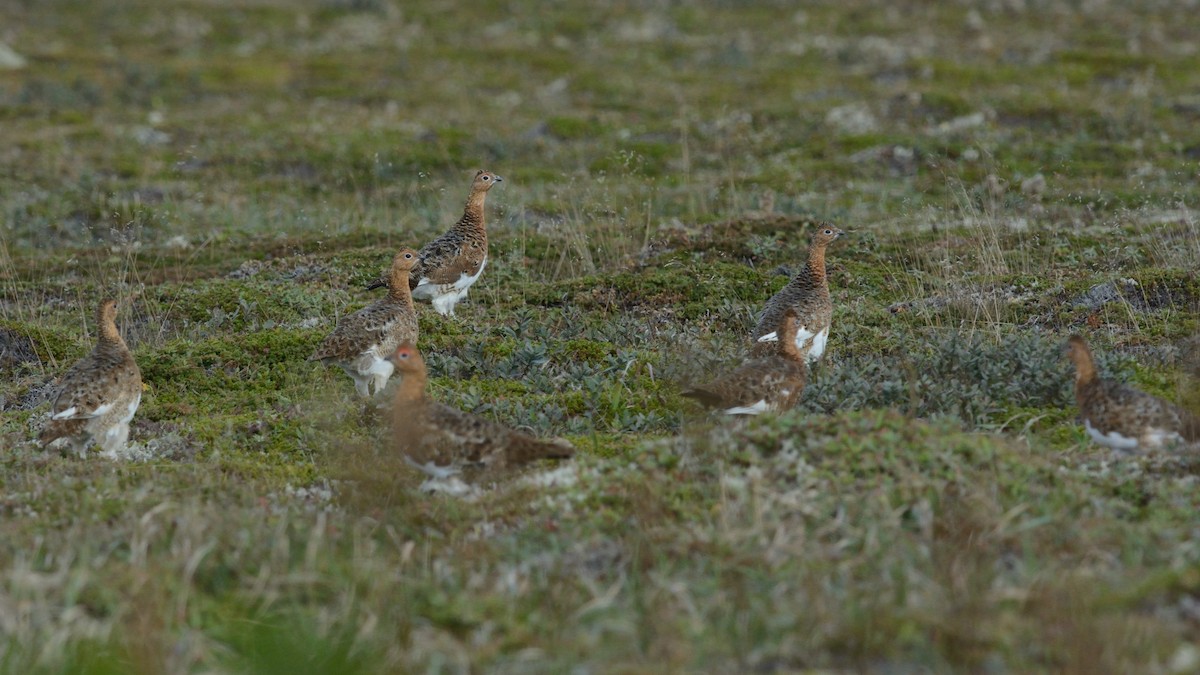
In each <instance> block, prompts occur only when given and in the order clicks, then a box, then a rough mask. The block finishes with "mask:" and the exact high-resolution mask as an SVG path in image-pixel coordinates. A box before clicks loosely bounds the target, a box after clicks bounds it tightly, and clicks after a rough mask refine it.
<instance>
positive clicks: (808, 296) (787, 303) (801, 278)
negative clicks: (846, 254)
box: [751, 225, 844, 361]
mask: <svg viewBox="0 0 1200 675" xmlns="http://www.w3.org/2000/svg"><path fill="white" fill-rule="evenodd" d="M843 234H844V232H842V231H841V230H839V229H838V228H836V227H830V226H828V225H822V226H821V227H819V228H818V229H817V231H816V233H815V234H813V237H812V243H810V244H809V246H808V262H806V263H805V264H804V267H803V269H801V270H800V271H799V272H797V273H796V276H794V277H792V280H791V281H789V282H788V283H787V285H786V286H784V287H783V288H781V289H779V292H778V293H776V294H775V295H772V296H771V299H770V300H768V301H767V304H766V305H765V306H764V307H763V311H762V314H761V315H759V318H758V325H757V326H755V327H754V334H753V335H752V336H751V337H753V338H754V340H755V342H756V344H755V345H754V346H753V347H752V349H751V354H754V355H756V356H757V355H762V354H769V353H770V350H771V346H770V343H772V342H775V341H777V340H778V339H779V337H778V335H777V334H776V333H775V329H776V328H777V327H778V326H779V325H780V323H781V321H782V319H783V313H784V312H785V311H786V310H787V309H788V308H789V307H790V308H792V309H794V310H796V318H797V319H798V321H799V326H798V327H797V330H796V346H797V347H799V349H800V351H801V352H804V353H805V354H806V358H807V359H808V360H809V361H816V360H817V359H819V358H821V354H824V353H825V342H826V341H827V340H828V339H829V324H830V322H831V321H832V320H833V300H831V299H830V297H829V280H828V279H826V277H825V249H826V247H828V246H829V244H831V243H833V241H834V240H835V239H837V238H838V237H840V236H842V235H843Z"/></svg>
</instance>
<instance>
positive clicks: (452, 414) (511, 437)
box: [390, 343, 575, 478]
mask: <svg viewBox="0 0 1200 675" xmlns="http://www.w3.org/2000/svg"><path fill="white" fill-rule="evenodd" d="M390 358H391V360H392V362H393V363H394V364H395V365H396V370H397V371H399V372H400V374H401V376H402V377H403V379H402V380H401V382H400V387H399V388H398V390H397V391H396V400H395V408H394V411H395V412H394V417H393V420H392V428H393V434H394V437H395V442H396V447H397V449H398V450H400V452H402V453H403V454H404V456H405V458H406V459H407V460H408V462H409V463H410V464H412V465H413V466H414V467H416V468H418V469H420V470H421V471H423V472H425V473H426V474H427V475H429V476H431V477H434V478H448V477H450V476H453V475H454V474H456V473H459V472H461V471H462V470H463V469H464V468H467V467H472V466H475V467H486V468H502V467H506V466H520V465H522V464H528V463H530V462H533V461H535V460H538V459H567V458H569V457H571V456H572V455H574V454H575V448H574V447H573V446H572V445H571V444H570V443H567V442H566V441H564V440H561V439H555V440H552V441H543V440H540V439H537V438H534V437H532V436H528V435H526V434H523V433H520V432H518V431H514V430H512V429H509V428H508V427H506V426H504V425H503V424H500V423H498V422H493V421H491V420H487V419H484V418H482V417H479V416H477V415H472V414H471V413H468V412H464V411H462V410H459V409H457V408H452V407H450V406H448V405H443V404H441V403H438V402H437V401H432V400H430V399H429V398H428V397H427V396H426V395H425V385H426V382H427V375H426V372H425V360H424V359H422V358H421V352H420V351H418V350H417V348H416V347H414V346H413V345H412V344H407V343H406V344H403V345H400V347H399V348H397V349H396V351H395V353H393V354H392V356H391V357H390Z"/></svg>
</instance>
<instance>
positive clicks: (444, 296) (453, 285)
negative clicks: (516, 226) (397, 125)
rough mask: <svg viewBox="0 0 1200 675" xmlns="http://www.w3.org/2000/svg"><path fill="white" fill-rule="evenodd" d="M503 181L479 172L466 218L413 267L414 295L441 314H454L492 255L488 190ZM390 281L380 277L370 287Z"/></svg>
mask: <svg viewBox="0 0 1200 675" xmlns="http://www.w3.org/2000/svg"><path fill="white" fill-rule="evenodd" d="M503 180H504V179H503V178H501V177H500V176H497V175H496V174H494V173H491V172H488V171H483V170H480V171H479V172H477V173H476V174H475V180H474V182H472V183H471V194H470V195H468V196H467V205H466V207H465V208H464V209H463V214H462V218H459V219H458V222H457V223H455V224H454V226H453V227H451V228H450V229H449V230H447V231H446V233H445V234H443V235H442V236H440V237H438V238H437V239H434V240H433V241H431V242H429V243H428V244H425V245H424V246H422V247H421V252H420V262H419V263H418V264H417V266H416V268H414V269H413V273H412V276H411V277H410V278H409V281H408V286H409V288H410V289H412V296H413V297H414V298H416V299H417V300H427V301H429V302H431V303H433V308H434V309H435V310H437V313H438V314H449V315H450V316H454V306H455V305H456V304H458V301H459V300H462V299H463V298H465V297H467V291H468V290H469V289H470V288H471V284H473V283H475V282H476V281H477V280H478V279H479V277H480V276H482V275H483V268H484V267H486V266H487V257H488V240H487V226H486V224H485V221H484V209H483V204H484V201H485V200H486V199H487V193H488V190H491V189H492V186H493V185H495V184H496V183H499V182H501V181H503ZM389 283H390V282H388V281H387V280H384V279H379V280H378V281H375V282H374V283H372V284H371V285H370V286H368V287H367V288H368V289H372V288H379V287H380V286H387V285H388V284H389Z"/></svg>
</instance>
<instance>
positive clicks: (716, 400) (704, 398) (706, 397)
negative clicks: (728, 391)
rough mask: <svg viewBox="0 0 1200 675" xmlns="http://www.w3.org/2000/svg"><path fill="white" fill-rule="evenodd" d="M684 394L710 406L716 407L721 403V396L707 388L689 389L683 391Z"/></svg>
mask: <svg viewBox="0 0 1200 675" xmlns="http://www.w3.org/2000/svg"><path fill="white" fill-rule="evenodd" d="M682 396H685V397H687V398H691V399H695V400H696V401H698V402H700V404H701V405H705V406H708V407H709V408H715V407H717V406H718V405H720V404H721V397H720V396H717V395H716V394H714V393H712V392H711V391H708V390H707V389H689V390H687V391H685V392H683V394H682Z"/></svg>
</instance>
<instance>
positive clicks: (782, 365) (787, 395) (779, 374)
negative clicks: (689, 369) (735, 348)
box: [683, 307, 808, 415]
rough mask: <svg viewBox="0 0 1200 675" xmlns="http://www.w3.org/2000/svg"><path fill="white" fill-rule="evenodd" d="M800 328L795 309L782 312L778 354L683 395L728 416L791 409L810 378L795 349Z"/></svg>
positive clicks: (756, 359)
mask: <svg viewBox="0 0 1200 675" xmlns="http://www.w3.org/2000/svg"><path fill="white" fill-rule="evenodd" d="M798 328H799V321H798V319H797V318H796V310H795V309H794V308H791V307H789V308H787V309H786V310H784V313H783V322H782V325H781V327H780V328H779V331H778V332H779V340H778V341H776V342H775V343H774V345H775V347H776V351H775V353H773V354H770V355H769V356H761V357H758V358H754V359H751V360H749V361H746V362H745V363H743V364H742V365H741V366H739V367H738V368H737V369H736V370H734V371H733V372H732V373H730V374H729V375H727V376H725V377H722V378H719V379H716V380H713V381H712V382H709V383H708V384H705V385H702V386H699V387H695V388H693V389H691V390H689V391H685V392H683V395H684V396H686V397H688V398H693V399H696V400H697V401H699V402H700V403H701V404H702V405H704V406H706V407H709V408H719V409H722V410H724V412H725V413H726V414H728V415H757V414H759V413H761V412H766V411H773V412H782V411H784V410H790V409H791V408H793V407H795V405H796V403H797V402H798V401H799V400H800V395H801V394H802V393H803V392H804V385H805V382H806V381H807V379H808V366H807V365H806V364H805V362H804V353H803V352H802V351H801V350H800V348H799V347H797V346H796V331H797V330H798Z"/></svg>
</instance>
